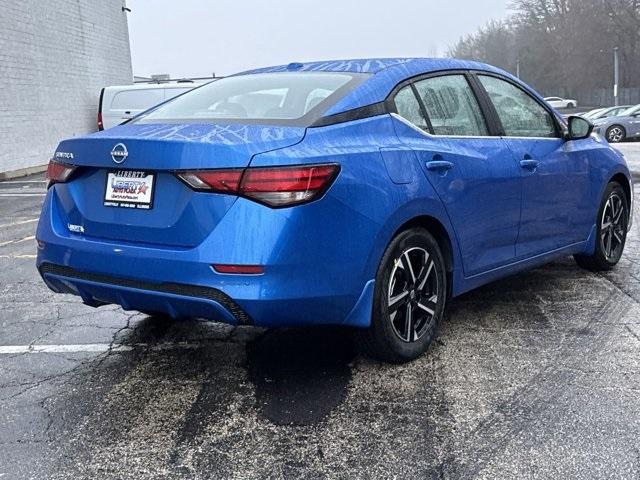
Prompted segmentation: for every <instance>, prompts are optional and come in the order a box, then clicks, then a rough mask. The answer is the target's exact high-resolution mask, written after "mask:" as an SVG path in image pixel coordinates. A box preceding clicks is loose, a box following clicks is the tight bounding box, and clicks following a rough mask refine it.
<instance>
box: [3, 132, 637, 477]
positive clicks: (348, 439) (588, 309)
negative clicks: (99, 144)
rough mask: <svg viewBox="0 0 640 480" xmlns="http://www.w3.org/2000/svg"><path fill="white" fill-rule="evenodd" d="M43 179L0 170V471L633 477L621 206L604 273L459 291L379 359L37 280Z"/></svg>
mask: <svg viewBox="0 0 640 480" xmlns="http://www.w3.org/2000/svg"><path fill="white" fill-rule="evenodd" d="M622 148H623V149H624V150H625V151H626V152H627V157H628V159H629V162H630V164H631V166H632V169H633V170H634V171H638V172H640V143H636V144H625V145H623V147H622ZM43 191H44V182H43V181H42V176H34V177H29V178H26V179H18V180H16V181H13V182H3V183H0V227H1V228H0V266H1V267H2V268H0V445H1V448H0V479H3V480H4V479H22V478H25V479H26V478H35V479H40V478H53V479H67V478H69V479H82V478H113V479H116V478H118V479H119V478H140V479H147V478H153V479H169V478H185V479H186V478H189V479H190V478H194V479H199V478H282V477H286V478H300V477H304V478H589V479H592V478H639V477H640V213H639V212H640V210H639V209H638V208H636V214H635V226H634V227H633V231H632V232H631V234H630V236H629V239H628V244H627V250H626V253H625V255H624V257H623V259H622V261H621V263H620V265H619V267H618V268H617V269H616V270H615V271H613V272H611V273H607V274H603V275H596V274H592V273H588V272H585V271H583V270H581V269H579V268H578V267H577V266H576V265H575V263H574V262H573V260H572V259H571V258H567V259H563V260H561V261H558V262H556V263H554V264H551V265H548V266H546V267H544V268H539V269H537V270H535V271H532V272H528V273H524V274H521V275H518V276H516V277H512V278H508V279H505V280H502V281H499V282H497V283H494V284H491V285H488V286H486V287H483V288H481V289H479V290H477V291H475V292H472V293H470V294H467V295H464V296H463V297H460V298H458V299H455V300H454V301H453V302H452V304H451V306H450V308H449V311H448V315H447V318H446V320H445V322H444V323H443V325H442V328H441V333H440V335H439V337H438V339H437V341H436V342H435V344H434V345H433V347H432V348H431V350H430V352H429V354H428V355H427V356H425V357H423V358H421V359H420V360H418V361H416V362H414V363H411V364H409V365H405V366H390V365H384V364H380V363H377V362H373V361H371V360H368V359H366V358H363V357H362V356H360V355H359V354H358V353H357V352H356V351H355V349H354V346H353V344H352V342H351V340H350V338H349V336H348V335H347V334H346V332H344V331H341V330H339V329H314V330H274V331H265V330H260V329H254V328H231V327H227V326H222V325H217V324H211V323H206V322H200V321H190V322H179V323H175V322H170V321H167V320H164V319H162V318H153V317H147V316H145V315H143V314H139V313H135V312H124V311H122V310H121V309H119V308H115V307H113V306H106V307H101V308H98V309H93V308H90V307H86V306H84V305H82V304H81V303H80V301H79V300H78V299H77V298H76V297H71V296H62V295H55V294H53V293H51V292H49V290H47V289H46V288H45V286H44V284H43V283H42V281H41V280H40V278H39V276H38V274H37V272H36V270H35V268H34V258H35V242H34V237H33V235H34V231H35V226H36V219H37V216H38V214H39V209H40V204H41V202H42V198H43V196H42V195H43ZM639 192H640V185H639V186H637V187H636V202H638V201H639V200H640V193H639ZM636 204H637V203H636Z"/></svg>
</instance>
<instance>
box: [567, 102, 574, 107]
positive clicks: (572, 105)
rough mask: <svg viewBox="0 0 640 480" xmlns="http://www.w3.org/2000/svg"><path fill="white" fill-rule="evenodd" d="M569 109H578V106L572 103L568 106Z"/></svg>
mask: <svg viewBox="0 0 640 480" xmlns="http://www.w3.org/2000/svg"><path fill="white" fill-rule="evenodd" d="M567 108H576V104H575V103H571V102H570V103H568V104H567Z"/></svg>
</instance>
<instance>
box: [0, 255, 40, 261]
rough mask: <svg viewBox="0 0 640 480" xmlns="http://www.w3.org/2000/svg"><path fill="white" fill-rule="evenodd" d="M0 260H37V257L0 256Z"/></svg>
mask: <svg viewBox="0 0 640 480" xmlns="http://www.w3.org/2000/svg"><path fill="white" fill-rule="evenodd" d="M0 258H2V259H7V258H8V259H18V260H24V259H27V260H34V259H36V258H38V256H37V255H0Z"/></svg>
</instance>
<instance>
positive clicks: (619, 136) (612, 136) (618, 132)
mask: <svg viewBox="0 0 640 480" xmlns="http://www.w3.org/2000/svg"><path fill="white" fill-rule="evenodd" d="M608 139H609V141H610V142H613V143H618V142H621V141H622V140H623V139H624V132H623V131H622V128H620V127H613V128H611V130H609V137H608Z"/></svg>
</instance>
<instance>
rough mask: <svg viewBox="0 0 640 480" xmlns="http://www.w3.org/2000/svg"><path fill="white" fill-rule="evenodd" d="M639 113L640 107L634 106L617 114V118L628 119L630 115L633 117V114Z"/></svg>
mask: <svg viewBox="0 0 640 480" xmlns="http://www.w3.org/2000/svg"><path fill="white" fill-rule="evenodd" d="M638 112H640V105H635V106H633V107H631V108H627V109H626V110H625V111H623V112H620V113H619V114H618V116H619V117H630V116H631V115H633V114H634V113H638Z"/></svg>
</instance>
